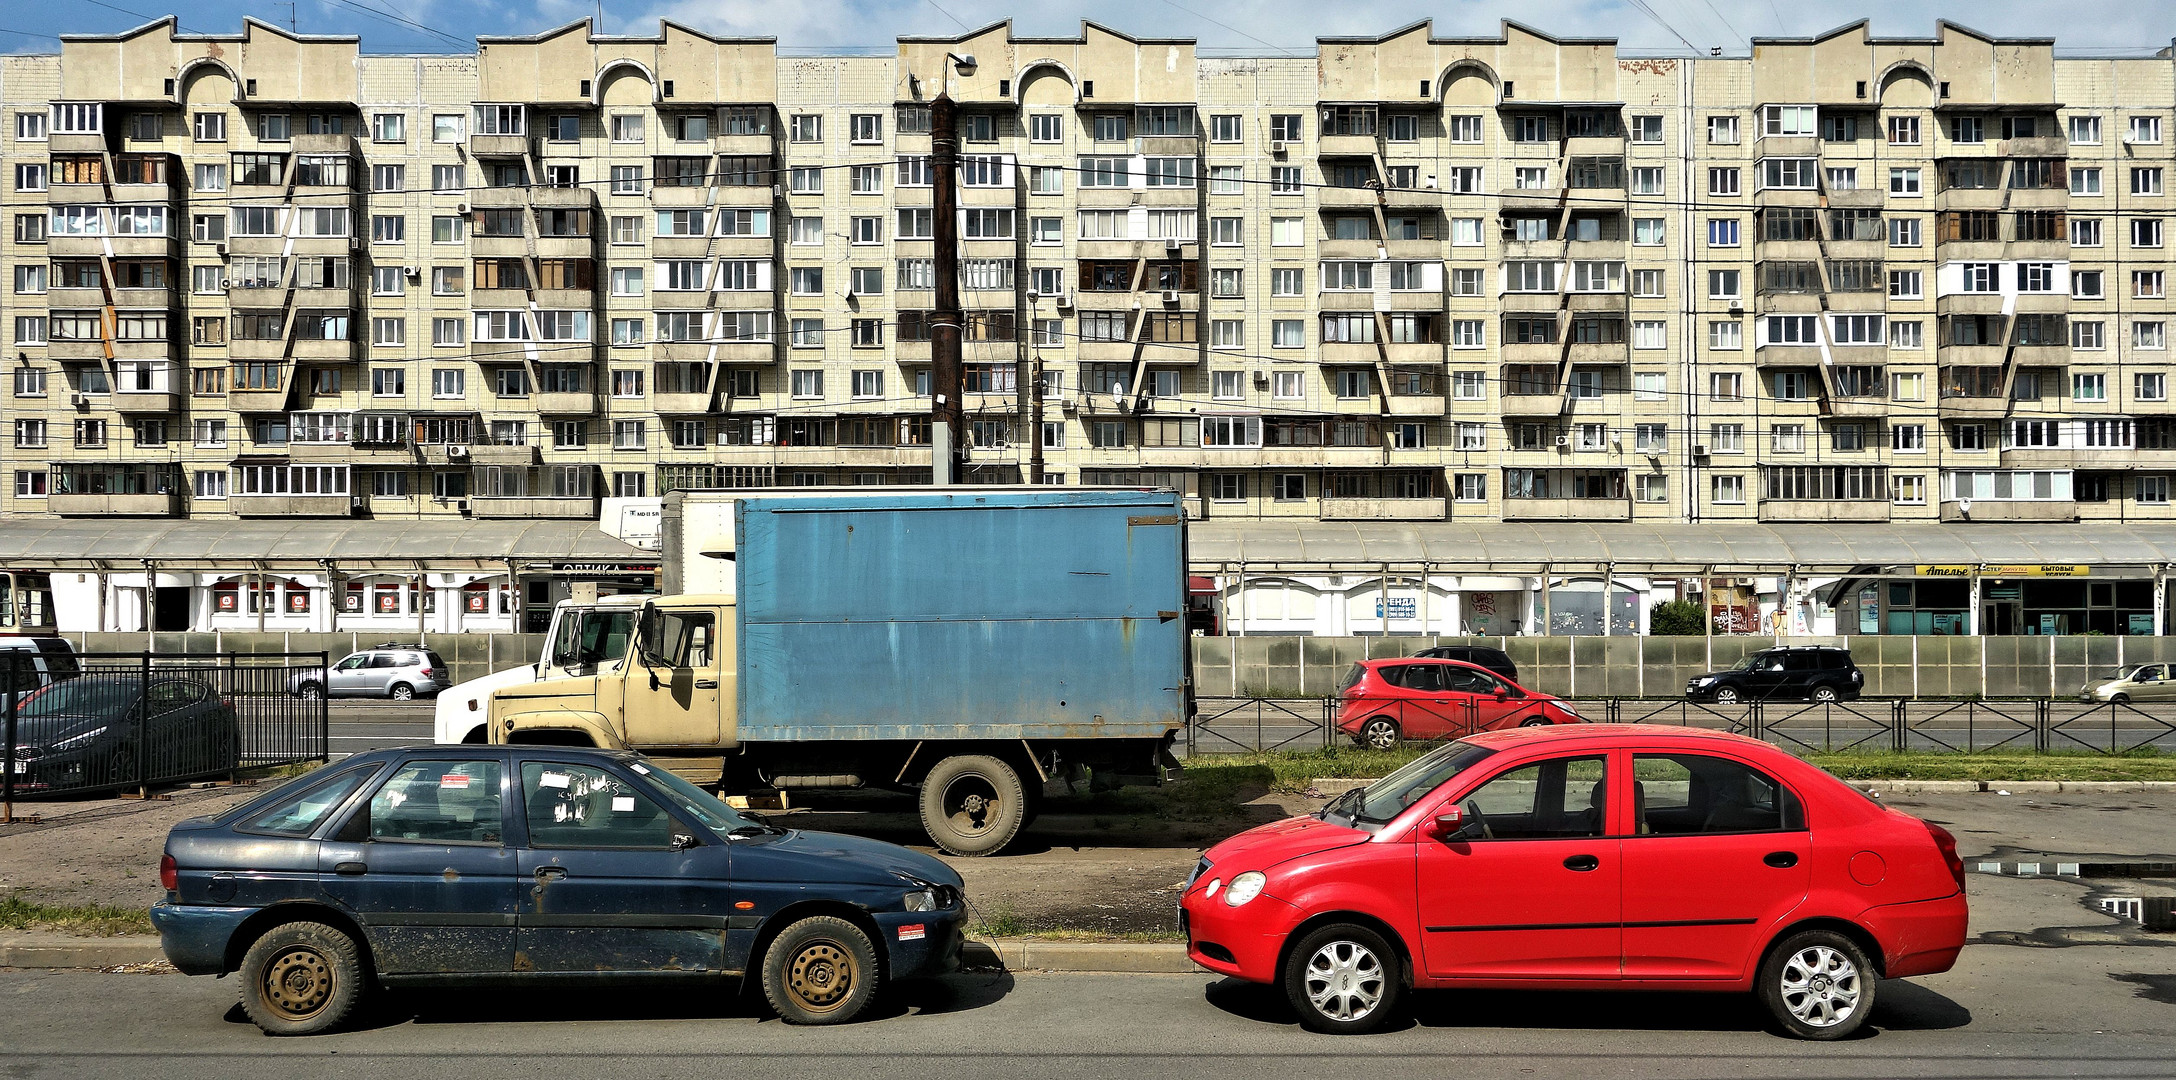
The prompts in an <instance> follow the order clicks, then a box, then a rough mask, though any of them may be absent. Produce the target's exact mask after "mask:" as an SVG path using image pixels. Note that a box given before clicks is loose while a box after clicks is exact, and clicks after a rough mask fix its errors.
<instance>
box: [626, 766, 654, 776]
mask: <svg viewBox="0 0 2176 1080" xmlns="http://www.w3.org/2000/svg"><path fill="white" fill-rule="evenodd" d="M627 767H628V768H630V769H633V770H635V771H636V772H638V773H641V774H642V775H644V776H648V775H650V770H648V769H645V768H643V767H642V766H640V765H629V766H627Z"/></svg>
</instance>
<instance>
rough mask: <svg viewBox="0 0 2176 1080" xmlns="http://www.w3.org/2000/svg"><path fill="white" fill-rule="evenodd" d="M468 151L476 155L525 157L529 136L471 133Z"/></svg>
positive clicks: (527, 154)
mask: <svg viewBox="0 0 2176 1080" xmlns="http://www.w3.org/2000/svg"><path fill="white" fill-rule="evenodd" d="M468 152H469V153H471V154H474V155H475V156H477V157H527V156H529V137H528V136H526V135H471V136H469V137H468Z"/></svg>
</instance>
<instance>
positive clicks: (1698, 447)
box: [1692, 442, 1708, 457]
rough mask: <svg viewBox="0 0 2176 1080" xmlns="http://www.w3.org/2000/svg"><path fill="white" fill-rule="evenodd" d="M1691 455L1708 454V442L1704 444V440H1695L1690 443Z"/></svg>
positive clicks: (1700, 455)
mask: <svg viewBox="0 0 2176 1080" xmlns="http://www.w3.org/2000/svg"><path fill="white" fill-rule="evenodd" d="M1692 456H1694V457H1706V456H1708V444H1706V443H1704V442H1696V443H1694V444H1692Z"/></svg>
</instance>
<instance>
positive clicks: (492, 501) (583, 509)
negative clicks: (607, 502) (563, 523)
mask: <svg viewBox="0 0 2176 1080" xmlns="http://www.w3.org/2000/svg"><path fill="white" fill-rule="evenodd" d="M468 512H469V516H471V517H477V518H594V517H596V516H597V500H596V499H593V498H591V497H589V496H587V495H583V496H557V495H471V496H469V500H468Z"/></svg>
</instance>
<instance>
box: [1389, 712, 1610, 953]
mask: <svg viewBox="0 0 2176 1080" xmlns="http://www.w3.org/2000/svg"><path fill="white" fill-rule="evenodd" d="M1606 764H1607V759H1606V758H1605V756H1604V755H1601V754H1589V755H1580V756H1572V757H1561V758H1551V759H1548V760H1545V761H1541V762H1536V763H1532V764H1527V765H1518V766H1513V767H1512V768H1510V769H1508V770H1506V771H1503V772H1500V773H1498V774H1497V775H1495V776H1493V777H1491V778H1490V779H1488V780H1487V781H1486V782H1484V783H1483V784H1481V785H1480V786H1479V787H1478V788H1475V789H1473V790H1472V791H1470V792H1469V793H1468V794H1466V795H1465V796H1463V797H1461V798H1459V799H1458V800H1457V801H1456V802H1455V803H1454V802H1450V801H1446V802H1444V804H1443V807H1446V808H1447V807H1450V806H1453V805H1455V806H1459V807H1461V808H1463V810H1464V812H1465V814H1466V817H1467V822H1466V824H1465V826H1464V827H1463V829H1462V830H1461V831H1460V832H1458V833H1456V834H1453V835H1451V836H1447V837H1438V836H1430V835H1423V836H1421V837H1420V838H1418V841H1417V842H1416V843H1415V845H1414V851H1415V858H1416V859H1417V861H1418V864H1419V865H1418V885H1419V892H1420V895H1419V916H1420V925H1421V929H1422V940H1421V962H1422V964H1423V967H1424V970H1425V971H1426V972H1427V974H1428V975H1429V977H1431V978H1438V979H1458V978H1464V979H1615V978H1617V973H1618V967H1619V964H1620V962H1621V961H1620V954H1621V952H1622V944H1621V937H1622V933H1621V931H1620V930H1619V929H1618V925H1617V924H1618V923H1619V921H1620V915H1619V899H1618V887H1619V885H1618V883H1619V877H1620V874H1621V867H1620V866H1619V854H1618V847H1619V843H1620V842H1619V841H1618V840H1616V839H1614V838H1612V837H1611V836H1610V835H1609V832H1608V830H1607V828H1606V827H1605V826H1606V824H1607V822H1606V817H1607V814H1606V810H1607V807H1608V806H1609V798H1608V772H1609V770H1608V769H1607V768H1606V767H1605V766H1606ZM1439 812H1441V808H1439V809H1438V810H1435V811H1431V814H1433V813H1439Z"/></svg>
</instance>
